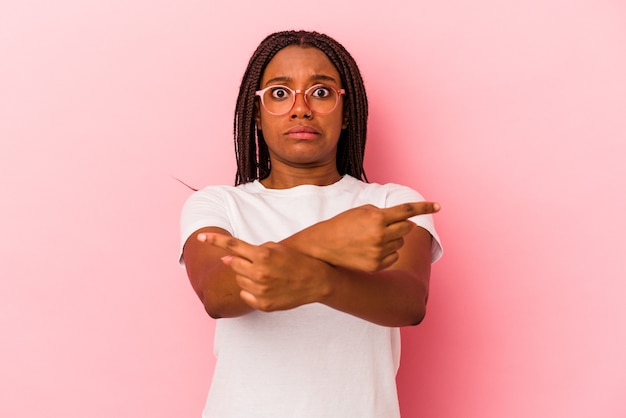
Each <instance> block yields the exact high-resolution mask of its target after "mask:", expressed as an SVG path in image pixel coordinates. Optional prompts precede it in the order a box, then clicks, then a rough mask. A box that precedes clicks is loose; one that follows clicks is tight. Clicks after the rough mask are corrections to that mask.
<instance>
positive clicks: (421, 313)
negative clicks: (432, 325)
mask: <svg viewBox="0 0 626 418" xmlns="http://www.w3.org/2000/svg"><path fill="white" fill-rule="evenodd" d="M425 317H426V305H422V306H421V308H420V309H417V311H416V312H414V313H413V315H412V318H411V322H410V323H409V326H412V327H414V326H417V325H419V324H421V323H422V321H423V320H424V318H425Z"/></svg>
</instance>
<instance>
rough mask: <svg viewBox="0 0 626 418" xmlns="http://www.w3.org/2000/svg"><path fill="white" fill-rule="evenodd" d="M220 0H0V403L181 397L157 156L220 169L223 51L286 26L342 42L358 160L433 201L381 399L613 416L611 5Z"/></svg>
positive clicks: (191, 371) (167, 412) (616, 189)
mask: <svg viewBox="0 0 626 418" xmlns="http://www.w3.org/2000/svg"><path fill="white" fill-rule="evenodd" d="M59 3H60V4H59ZM239 3H241V2H218V1H215V2H212V4H207V2H206V1H199V0H196V1H187V2H175V1H166V0H151V1H147V0H134V1H101V2H95V1H92V2H85V1H79V0H65V1H63V2H46V1H42V0H39V1H37V0H28V1H19V2H18V1H14V2H4V3H3V4H2V5H1V6H0V174H1V178H2V179H3V186H4V193H3V195H4V198H3V199H2V203H1V205H0V231H1V233H2V234H1V236H2V238H1V240H0V259H1V263H0V330H1V333H0V335H1V336H2V337H1V340H0V352H1V357H0V376H1V378H0V416H2V417H17V418H21V417H24V418H25V417H34V416H47V417H63V418H79V417H80V418H82V417H91V418H100V417H102V418H104V417H106V418H109V417H133V418H134V417H162V418H171V417H193V416H199V412H200V410H201V408H202V405H203V403H204V396H205V393H206V390H207V388H208V382H209V376H210V372H211V369H212V357H211V354H210V352H211V330H212V327H213V323H212V321H211V320H210V319H208V318H207V317H206V316H205V315H203V311H202V308H201V306H200V305H199V303H198V302H197V301H196V298H195V296H194V295H193V292H192V290H191V288H190V286H189V285H188V283H187V280H186V277H185V274H184V271H183V270H182V269H180V268H179V267H178V266H177V265H176V258H177V240H178V235H177V234H178V215H179V210H180V206H181V205H182V203H183V201H184V199H185V198H186V197H187V195H188V194H189V191H188V190H187V189H185V188H184V187H182V186H181V185H180V184H179V183H177V182H176V181H174V180H173V179H172V176H176V177H179V178H181V179H184V180H185V181H187V182H189V183H191V184H193V185H195V186H201V185H203V184H208V183H231V182H232V180H233V175H234V162H233V158H234V157H233V151H232V145H231V139H230V138H231V133H230V132H231V119H232V108H233V104H234V100H235V95H236V90H237V86H238V83H239V80H240V77H241V73H242V71H243V69H244V67H245V64H246V61H247V59H248V57H249V55H250V53H251V52H252V50H253V49H254V47H255V46H256V44H257V42H258V41H260V39H261V38H262V37H263V36H265V35H266V34H267V33H269V32H271V31H274V30H278V29H285V28H291V27H297V28H299V27H303V28H306V29H318V30H320V31H325V32H328V33H329V34H330V35H332V36H334V37H336V38H337V39H338V40H340V41H341V42H342V43H344V45H345V46H346V47H347V48H348V49H349V50H350V51H351V52H353V54H354V55H355V57H356V58H357V60H358V62H359V64H360V66H361V69H362V71H363V73H364V76H365V78H366V82H367V85H368V87H369V93H370V97H371V136H370V143H369V149H368V156H367V168H368V173H369V176H370V178H371V179H372V180H375V181H378V182H385V181H395V182H401V183H406V184H408V185H411V186H413V187H415V188H417V189H418V190H420V191H422V192H423V193H424V194H425V195H426V196H428V197H429V198H431V199H435V200H438V201H440V202H442V204H443V208H444V209H443V211H442V212H441V213H440V214H438V215H437V221H438V228H439V231H440V233H441V236H442V238H443V239H444V243H445V247H446V254H445V256H444V258H443V259H442V260H441V261H440V262H439V263H437V264H436V265H435V267H434V270H433V283H432V296H431V302H430V310H429V314H428V317H427V319H426V321H425V322H424V324H423V325H422V326H420V327H417V328H412V329H405V330H404V332H403V336H404V353H403V360H402V361H403V366H402V370H401V372H400V375H399V385H400V395H401V402H402V409H403V416H404V417H408V418H412V417H433V418H453V417H454V418H456V417H469V418H473V417H480V418H501V417H507V418H509V417H569V418H582V417H594V418H597V417H607V418H608V417H615V418H617V417H624V416H626V404H625V403H624V401H623V394H624V391H625V390H626V354H625V353H626V326H625V325H624V324H625V323H626V307H625V305H624V304H623V301H622V300H623V298H624V294H625V293H626V280H624V279H625V278H626V261H625V260H626V259H625V257H624V255H623V253H624V250H626V242H625V238H624V231H625V230H626V223H625V221H624V219H625V217H624V213H626V193H625V192H624V190H626V165H625V164H624V158H625V157H624V155H625V154H626V145H625V144H626V78H625V77H624V74H626V55H625V54H624V45H626V25H625V24H624V22H625V18H626V7H624V6H623V5H621V4H622V3H621V2H617V1H602V0H593V1H592V0H580V1H573V2H572V1H568V2H565V1H558V0H528V1H524V2H522V1H514V2H501V1H496V0H476V1H472V2H468V1H461V0H454V1H443V2H426V1H412V2H409V1H399V0H392V1H387V2H384V4H385V8H384V9H383V8H381V6H379V5H378V3H379V2H367V1H365V2H364V1H360V0H352V1H346V2H343V3H341V4H339V5H337V4H335V3H337V2H335V1H333V0H320V1H318V2H315V4H314V5H313V4H312V3H310V2H304V3H297V2H296V3H294V2H287V1H285V0H267V1H264V2H249V3H250V4H254V6H247V7H242V6H241V4H239ZM370 3H371V4H372V5H371V6H370V5H369V4H370ZM375 4H376V5H375ZM409 4H410V6H409ZM239 9H244V11H243V14H242V12H241V11H239ZM354 13H356V16H357V17H352V16H353V15H354Z"/></svg>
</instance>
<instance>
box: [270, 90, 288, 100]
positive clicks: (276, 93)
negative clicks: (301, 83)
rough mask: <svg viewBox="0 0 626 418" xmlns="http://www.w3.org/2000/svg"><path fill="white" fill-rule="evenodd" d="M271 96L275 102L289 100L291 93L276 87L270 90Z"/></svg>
mask: <svg viewBox="0 0 626 418" xmlns="http://www.w3.org/2000/svg"><path fill="white" fill-rule="evenodd" d="M270 95H271V97H272V99H274V100H284V99H287V98H289V95H290V92H289V90H287V88H285V87H275V88H273V89H270Z"/></svg>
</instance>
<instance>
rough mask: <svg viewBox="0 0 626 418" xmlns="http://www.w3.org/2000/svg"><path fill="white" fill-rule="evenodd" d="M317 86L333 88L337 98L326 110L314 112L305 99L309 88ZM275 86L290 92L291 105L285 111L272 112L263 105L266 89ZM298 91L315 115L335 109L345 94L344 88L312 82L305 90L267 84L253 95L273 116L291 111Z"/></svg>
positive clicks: (325, 113)
mask: <svg viewBox="0 0 626 418" xmlns="http://www.w3.org/2000/svg"><path fill="white" fill-rule="evenodd" d="M319 87H326V88H329V89H331V90H334V91H335V93H337V100H336V101H335V105H334V106H333V108H332V109H330V110H329V111H328V112H316V111H314V110H313V109H311V105H310V104H309V101H308V100H307V94H308V93H309V92H310V91H311V90H313V89H315V88H319ZM276 88H281V89H285V90H289V91H290V92H291V106H289V109H288V110H287V111H285V112H283V113H274V112H272V111H270V110H269V109H268V108H267V106H265V101H264V99H263V96H264V95H265V92H266V91H268V90H269V89H276ZM298 93H302V96H303V97H304V103H305V104H306V106H307V107H308V108H309V110H310V111H311V113H315V114H316V115H328V114H329V113H331V112H333V111H334V110H335V109H337V105H339V101H340V99H341V96H345V94H346V91H345V90H344V89H337V88H335V87H333V86H329V85H328V84H322V83H318V84H314V85H312V86H311V87H309V88H308V89H306V90H302V89H298V90H294V89H292V88H289V87H287V86H284V85H282V84H276V85H272V86H267V87H265V88H264V89H262V90H257V91H256V92H255V93H254V95H255V96H258V97H259V98H260V99H261V105H263V108H264V109H265V111H266V112H267V113H269V114H270V115H274V116H283V115H286V114H287V113H289V112H291V109H293V106H294V105H295V104H296V94H298Z"/></svg>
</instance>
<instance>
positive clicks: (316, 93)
mask: <svg viewBox="0 0 626 418" xmlns="http://www.w3.org/2000/svg"><path fill="white" fill-rule="evenodd" d="M332 93H333V92H332V89H331V88H330V87H327V86H316V87H314V88H313V91H312V92H311V97H314V98H316V99H326V98H328V97H329V96H331V95H332Z"/></svg>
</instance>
